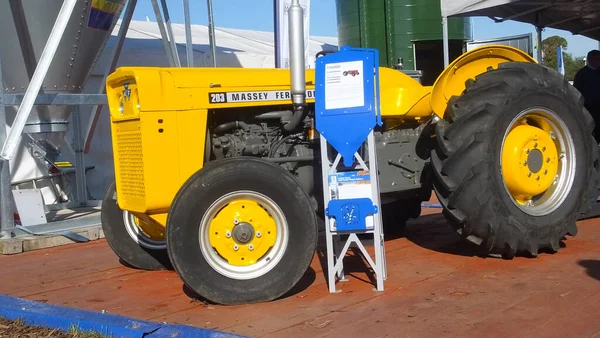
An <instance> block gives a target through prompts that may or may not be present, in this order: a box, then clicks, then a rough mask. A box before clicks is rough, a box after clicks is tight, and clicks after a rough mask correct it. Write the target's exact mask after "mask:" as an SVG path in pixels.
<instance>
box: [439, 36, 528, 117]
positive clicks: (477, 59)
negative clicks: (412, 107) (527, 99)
mask: <svg viewBox="0 0 600 338" xmlns="http://www.w3.org/2000/svg"><path fill="white" fill-rule="evenodd" d="M503 62H533V63H537V61H536V60H535V59H534V58H532V57H531V56H529V55H528V54H527V53H525V52H523V51H522V50H520V49H517V48H514V47H509V46H503V45H488V46H483V47H479V48H476V49H473V50H471V51H469V52H467V53H464V54H463V55H461V56H460V57H458V58H457V59H456V60H454V62H452V63H451V64H450V65H449V66H448V67H447V68H446V69H444V71H443V72H442V73H441V74H440V76H439V77H438V78H437V80H436V81H435V83H434V84H433V88H432V90H431V96H430V103H431V108H432V109H433V113H434V114H435V115H437V117H439V118H444V115H445V112H446V105H447V104H448V101H449V100H450V98H451V97H452V96H458V95H461V94H462V92H463V91H464V90H465V87H466V86H465V83H466V81H467V80H468V79H475V77H476V76H477V75H479V74H482V73H484V72H487V71H489V70H490V67H491V68H494V69H497V68H498V65H499V64H500V63H503Z"/></svg>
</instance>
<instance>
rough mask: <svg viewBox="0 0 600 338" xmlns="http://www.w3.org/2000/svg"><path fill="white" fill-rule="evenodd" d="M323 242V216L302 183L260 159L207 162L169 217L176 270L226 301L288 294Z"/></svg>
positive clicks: (194, 287) (214, 298) (189, 283)
mask: <svg viewBox="0 0 600 338" xmlns="http://www.w3.org/2000/svg"><path fill="white" fill-rule="evenodd" d="M316 245H317V218H316V213H315V211H314V209H313V207H312V204H311V200H310V198H309V196H308V195H307V194H306V192H305V191H304V190H303V189H302V187H301V185H300V183H299V182H298V181H297V180H296V179H295V178H294V177H293V176H292V175H291V174H290V173H289V172H287V171H285V170H284V169H282V168H281V167H279V166H276V165H274V164H271V163H268V162H266V161H263V160H260V159H255V158H245V157H239V158H230V159H225V160H218V161H214V162H209V163H207V164H206V166H205V167H204V168H202V169H201V170H199V171H198V172H196V173H195V174H194V175H192V176H191V177H190V178H189V179H188V181H187V182H186V183H185V184H184V185H183V186H182V187H181V189H180V190H179V192H178V193H177V196H176V197H175V199H174V201H173V203H172V205H171V209H170V211H169V217H168V220H167V247H168V251H169V256H170V258H171V261H172V262H173V265H174V268H175V270H176V271H177V273H178V274H179V276H180V278H181V279H182V280H183V281H184V283H185V284H186V285H187V286H188V287H189V288H191V289H192V290H193V291H194V292H196V293H197V294H198V295H200V296H201V297H204V298H206V299H208V300H210V301H212V302H215V303H219V304H225V305H233V304H245V303H254V302H264V301H270V300H274V299H276V298H278V297H280V296H282V295H284V294H285V293H286V292H288V291H290V289H292V287H293V286H294V285H295V284H296V283H297V282H298V281H299V280H300V278H301V277H302V276H303V274H304V273H305V272H306V270H307V269H308V267H309V265H310V263H311V261H312V258H313V256H314V252H315V249H316Z"/></svg>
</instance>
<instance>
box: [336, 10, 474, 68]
mask: <svg viewBox="0 0 600 338" xmlns="http://www.w3.org/2000/svg"><path fill="white" fill-rule="evenodd" d="M336 9H337V22H338V39H339V45H340V46H344V45H350V46H352V47H366V48H376V49H378V50H379V53H380V57H381V59H380V62H381V65H382V66H386V67H392V66H393V65H395V64H396V62H397V60H398V58H400V57H401V58H403V60H404V69H407V70H409V69H413V65H414V60H413V57H414V53H413V41H428V40H429V41H430V40H442V21H441V10H440V2H439V0H336ZM448 34H449V38H450V39H451V40H461V41H464V40H469V39H471V26H470V21H469V19H468V18H452V19H450V20H448Z"/></svg>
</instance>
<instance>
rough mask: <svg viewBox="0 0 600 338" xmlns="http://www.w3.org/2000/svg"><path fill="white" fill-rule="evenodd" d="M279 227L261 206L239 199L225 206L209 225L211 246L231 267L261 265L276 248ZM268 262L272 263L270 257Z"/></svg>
mask: <svg viewBox="0 0 600 338" xmlns="http://www.w3.org/2000/svg"><path fill="white" fill-rule="evenodd" d="M276 240H277V224H276V222H275V220H274V219H273V217H271V215H270V214H269V213H268V212H267V211H266V210H265V209H264V208H262V206H261V205H260V204H258V203H257V202H255V201H252V200H247V199H238V200H234V201H231V202H229V203H228V204H227V205H226V206H223V207H222V208H221V209H220V210H219V211H218V213H217V214H216V215H215V217H214V218H213V219H212V222H210V225H209V242H210V245H211V247H213V248H214V250H215V251H216V253H217V254H218V255H219V256H220V257H221V258H222V259H223V260H225V261H226V262H227V263H228V264H230V265H232V266H237V267H245V266H250V265H254V264H256V263H258V262H259V261H260V260H261V259H263V258H264V257H265V255H267V254H268V253H269V250H270V249H271V248H272V247H273V246H275V244H276ZM266 259H269V258H268V256H267V258H266Z"/></svg>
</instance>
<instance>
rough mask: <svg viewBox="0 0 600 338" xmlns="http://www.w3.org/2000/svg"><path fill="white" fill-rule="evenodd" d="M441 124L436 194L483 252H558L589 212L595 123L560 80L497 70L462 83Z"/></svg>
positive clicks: (537, 69) (539, 72)
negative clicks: (577, 223)
mask: <svg viewBox="0 0 600 338" xmlns="http://www.w3.org/2000/svg"><path fill="white" fill-rule="evenodd" d="M466 85H467V86H466V90H465V91H464V92H463V94H462V95H461V96H460V97H453V98H452V99H451V100H450V102H449V104H448V108H447V110H446V115H445V119H443V120H440V121H438V122H437V126H436V139H437V143H436V147H435V149H434V150H433V151H432V157H431V161H432V169H433V172H434V174H435V175H436V178H437V179H436V180H435V182H434V190H435V192H436V194H437V196H438V199H439V200H440V202H441V203H442V205H443V206H444V215H445V216H446V217H447V219H448V221H449V222H450V223H451V224H452V225H453V226H454V227H455V228H456V229H457V231H458V232H459V233H460V234H462V236H464V237H465V238H467V239H468V240H470V241H472V242H474V243H476V244H479V245H480V246H481V248H482V250H483V252H482V254H493V255H501V256H502V257H504V258H508V259H510V258H513V257H514V256H515V255H516V254H518V253H526V254H528V255H531V256H536V255H537V254H538V251H539V250H541V249H549V250H551V251H553V252H555V251H557V250H559V247H560V245H559V243H560V240H561V238H563V236H565V235H567V234H569V235H572V236H574V235H575V234H576V233H577V225H576V219H577V217H578V216H579V215H580V214H581V213H583V212H585V210H586V209H587V207H588V200H589V197H588V196H589V192H588V187H589V186H590V183H591V178H592V173H593V171H594V163H593V161H594V152H595V151H596V150H597V145H596V144H595V141H594V138H593V137H592V131H593V128H594V121H593V119H592V117H591V116H590V114H589V113H588V112H587V110H585V108H584V107H583V99H582V98H581V95H580V94H579V92H578V91H577V90H576V89H575V88H574V87H572V86H571V85H570V84H569V83H568V82H567V81H566V80H565V79H564V77H563V76H562V75H560V74H559V73H557V72H555V71H553V70H551V69H548V68H546V67H542V66H540V65H537V64H534V63H502V64H500V66H499V67H498V69H495V70H493V69H490V70H489V71H488V72H485V73H483V74H481V75H479V76H477V78H476V79H474V80H469V81H467V84H466Z"/></svg>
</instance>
